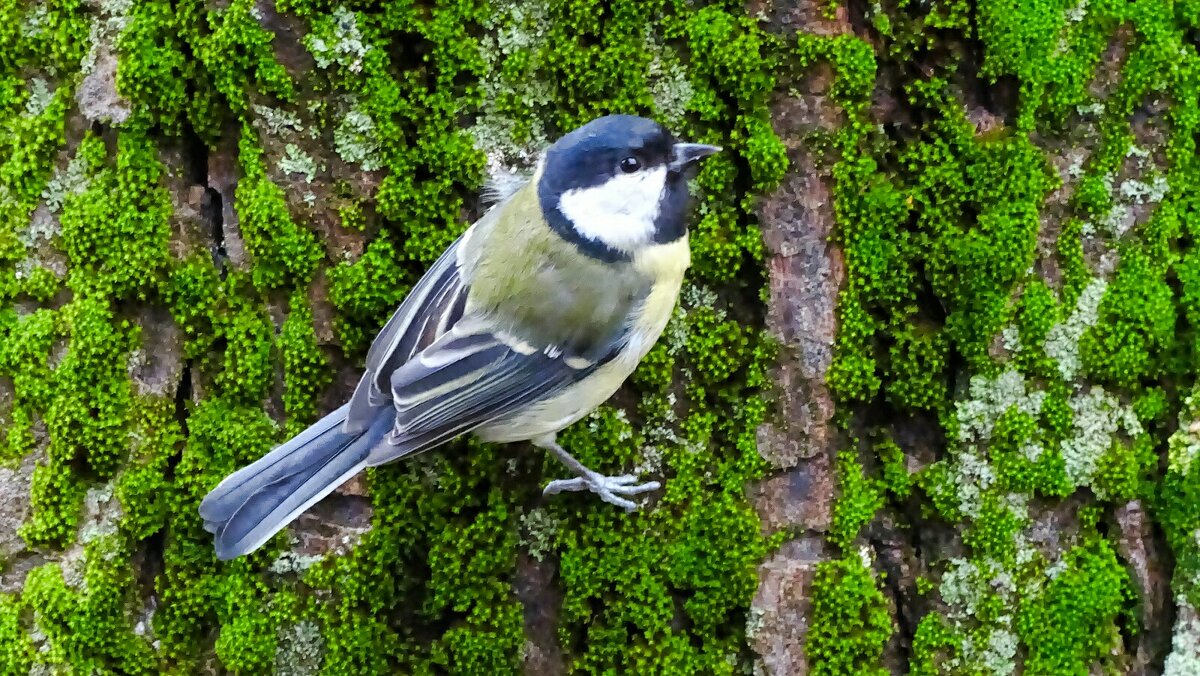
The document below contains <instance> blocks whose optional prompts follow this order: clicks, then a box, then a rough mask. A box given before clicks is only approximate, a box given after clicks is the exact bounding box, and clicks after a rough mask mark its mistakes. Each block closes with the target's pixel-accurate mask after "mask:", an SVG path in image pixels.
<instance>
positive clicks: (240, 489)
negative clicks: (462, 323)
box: [200, 404, 393, 561]
mask: <svg viewBox="0 0 1200 676" xmlns="http://www.w3.org/2000/svg"><path fill="white" fill-rule="evenodd" d="M348 411H349V405H348V404H347V405H345V406H342V407H341V408H339V409H337V410H336V411H334V412H332V413H330V414H329V415H327V416H325V417H324V418H322V419H321V420H319V421H317V422H316V423H314V424H313V425H312V426H311V427H309V428H308V429H306V430H304V431H303V432H301V433H300V434H298V435H296V436H295V437H293V438H292V439H289V440H288V441H286V442H284V443H283V444H281V445H280V446H278V447H276V448H275V449H274V450H272V451H271V452H270V453H267V454H266V455H265V456H263V457H262V458H259V459H258V460H256V461H255V462H253V463H251V464H249V465H247V466H245V467H243V468H241V469H239V470H238V471H236V472H234V473H233V474H230V475H229V476H227V477H225V479H224V480H223V481H221V483H220V484H218V485H217V487H216V488H214V489H213V490H212V491H211V492H210V493H209V494H208V495H207V496H205V498H204V500H203V501H202V502H201V503H200V517H201V518H202V519H204V528H205V530H207V531H209V532H210V533H213V534H214V535H215V541H216V550H217V558H218V559H221V560H222V561H225V560H228V559H232V558H235V557H238V556H242V555H243V554H248V553H250V552H252V551H254V550H256V549H258V548H259V547H261V546H262V545H263V543H265V542H266V541H267V540H269V539H270V538H271V536H273V535H275V534H276V533H278V532H279V531H280V530H283V528H284V527H286V526H287V525H288V524H289V523H291V522H292V521H293V520H294V519H295V518H296V517H297V516H299V515H300V514H301V513H303V512H304V510H306V509H308V508H309V507H311V506H312V505H313V504H315V503H316V502H317V501H319V500H320V499H321V498H323V497H325V496H326V495H328V494H329V493H331V492H333V490H334V489H335V488H337V487H338V486H340V485H342V484H343V483H345V482H346V481H347V480H349V479H350V478H351V477H352V476H354V475H355V474H357V473H358V472H360V471H361V470H362V469H363V468H364V467H366V465H367V457H368V456H369V455H370V452H371V449H372V448H373V447H374V446H375V445H376V444H377V443H378V442H379V441H381V440H382V439H383V438H384V436H386V435H387V433H388V431H389V430H390V429H391V427H392V418H393V416H392V415H390V413H391V410H390V407H389V408H388V409H384V410H381V411H380V415H378V416H377V417H376V418H375V420H373V421H372V422H371V425H370V426H369V427H367V428H366V429H365V430H361V431H358V432H354V433H347V432H345V431H343V429H342V423H343V422H344V421H345V419H346V414H347V412H348Z"/></svg>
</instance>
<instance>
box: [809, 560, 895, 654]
mask: <svg viewBox="0 0 1200 676" xmlns="http://www.w3.org/2000/svg"><path fill="white" fill-rule="evenodd" d="M812 603H813V610H812V620H811V624H810V625H809V630H808V639H807V641H806V643H805V646H804V649H805V655H806V656H807V657H808V660H809V664H810V665H811V666H812V673H813V674H864V675H870V676H882V675H883V674H886V673H888V671H887V669H885V668H884V667H883V666H882V658H883V647H884V645H885V644H886V643H887V641H888V638H889V637H890V636H891V635H892V620H891V617H890V616H889V615H888V611H887V602H886V601H885V599H884V597H883V593H882V592H880V591H879V589H878V587H877V581H876V580H875V576H874V575H872V573H871V570H870V569H869V568H867V567H866V566H864V565H863V562H862V561H861V560H859V559H858V558H857V557H855V556H851V557H849V558H842V559H835V560H833V561H826V562H822V563H820V564H818V566H817V573H816V576H815V577H814V578H813V584H812Z"/></svg>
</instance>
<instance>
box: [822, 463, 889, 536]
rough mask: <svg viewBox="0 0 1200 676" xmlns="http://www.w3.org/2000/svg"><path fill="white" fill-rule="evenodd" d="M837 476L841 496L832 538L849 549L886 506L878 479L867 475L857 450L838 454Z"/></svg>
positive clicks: (834, 509) (834, 512) (835, 509)
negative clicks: (876, 514) (864, 527)
mask: <svg viewBox="0 0 1200 676" xmlns="http://www.w3.org/2000/svg"><path fill="white" fill-rule="evenodd" d="M837 478H838V498H837V502H835V503H834V506H833V523H832V524H831V525H830V527H829V539H830V540H831V541H832V542H833V543H834V544H836V545H837V546H838V547H840V548H841V549H842V551H843V552H848V551H849V549H850V545H852V544H853V543H854V540H855V539H857V538H858V533H859V531H860V530H862V527H863V526H865V525H866V524H867V523H869V522H870V521H871V519H873V518H875V512H876V511H878V510H879V508H880V507H882V506H883V494H882V492H881V491H880V487H879V486H878V485H877V483H876V482H875V481H873V480H871V479H868V478H866V477H865V476H863V468H862V465H860V464H859V462H858V458H857V455H856V454H855V453H854V452H853V451H842V452H841V453H838V458H837Z"/></svg>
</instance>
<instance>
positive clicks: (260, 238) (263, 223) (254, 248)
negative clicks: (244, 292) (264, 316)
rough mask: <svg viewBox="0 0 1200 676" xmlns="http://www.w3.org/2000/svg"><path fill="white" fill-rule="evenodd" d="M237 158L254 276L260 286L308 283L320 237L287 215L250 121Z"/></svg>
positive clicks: (240, 209)
mask: <svg viewBox="0 0 1200 676" xmlns="http://www.w3.org/2000/svg"><path fill="white" fill-rule="evenodd" d="M238 160H239V162H240V163H241V166H242V171H243V172H244V174H245V175H244V176H243V178H242V179H241V180H240V181H238V186H237V194H236V200H237V202H236V208H237V214H238V226H239V228H240V230H241V233H242V237H243V238H244V239H245V241H246V248H247V249H248V250H249V251H250V254H251V255H252V256H253V257H254V261H253V265H252V266H251V277H252V279H253V280H254V284H255V286H257V287H258V288H259V289H264V290H265V289H273V288H277V287H279V286H283V285H287V286H290V287H292V288H295V287H297V286H303V285H307V284H308V282H309V281H311V280H312V276H313V273H314V272H315V270H316V265H317V262H318V261H320V260H321V258H322V257H323V256H324V253H323V252H322V251H321V246H320V244H318V243H317V238H316V236H315V235H313V234H312V233H311V232H309V231H308V230H305V229H303V228H301V227H300V226H299V225H297V224H296V222H295V221H293V220H292V217H291V216H290V215H289V214H288V209H287V204H286V202H285V201H284V198H283V190H282V189H281V188H280V187H279V186H277V185H275V184H274V183H273V182H272V181H271V179H270V178H268V177H267V174H266V167H265V166H264V165H263V160H262V150H261V148H259V147H258V142H257V138H256V132H255V131H254V129H253V128H252V127H250V125H244V126H243V127H242V137H241V140H240V142H239V153H238Z"/></svg>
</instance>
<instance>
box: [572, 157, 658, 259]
mask: <svg viewBox="0 0 1200 676" xmlns="http://www.w3.org/2000/svg"><path fill="white" fill-rule="evenodd" d="M666 180H667V168H666V167H654V168H653V169H646V170H643V171H637V172H634V173H632V174H617V175H616V176H613V177H612V178H610V179H608V180H607V181H605V182H604V183H601V184H600V185H597V186H592V187H590V188H582V189H576V190H568V191H567V192H565V193H563V194H562V197H560V198H559V202H558V208H559V210H560V211H562V213H563V215H564V216H566V217H567V219H569V220H570V221H571V224H572V225H573V226H574V227H575V230H576V232H578V233H579V234H581V235H583V236H584V237H587V238H589V239H592V240H595V241H597V242H601V243H603V244H607V245H608V246H610V247H612V248H614V249H617V250H620V251H626V252H631V251H634V250H636V249H638V248H640V247H642V246H644V245H646V244H647V243H649V242H650V241H652V239H653V237H654V220H655V219H656V218H658V208H659V201H660V200H661V199H662V195H663V187H664V186H665V185H666Z"/></svg>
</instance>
